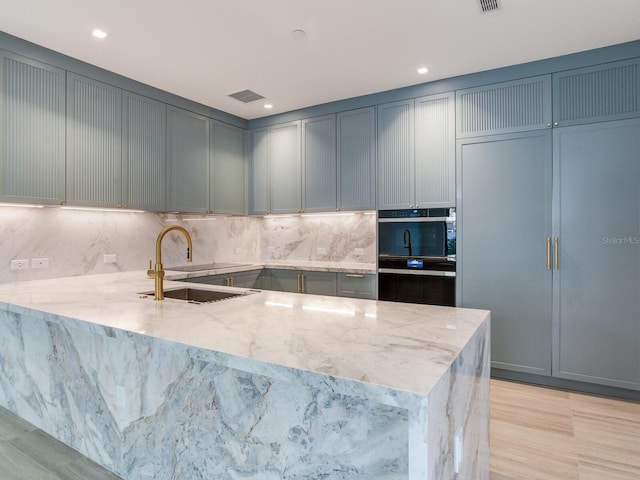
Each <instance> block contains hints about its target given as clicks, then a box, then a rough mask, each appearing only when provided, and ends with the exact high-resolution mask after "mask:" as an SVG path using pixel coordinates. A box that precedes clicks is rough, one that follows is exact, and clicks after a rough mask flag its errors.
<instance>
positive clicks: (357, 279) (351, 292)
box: [338, 273, 376, 299]
mask: <svg viewBox="0 0 640 480" xmlns="http://www.w3.org/2000/svg"><path fill="white" fill-rule="evenodd" d="M338 296H339V297H352V298H369V299H375V298H376V276H375V275H371V274H361V273H339V274H338Z"/></svg>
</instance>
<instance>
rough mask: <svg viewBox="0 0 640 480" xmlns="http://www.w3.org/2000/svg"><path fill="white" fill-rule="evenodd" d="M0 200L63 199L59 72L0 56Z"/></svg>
mask: <svg viewBox="0 0 640 480" xmlns="http://www.w3.org/2000/svg"><path fill="white" fill-rule="evenodd" d="M0 139H1V140H2V141H1V142H0V200H1V201H3V202H24V203H39V204H49V205H59V204H60V203H62V202H64V199H65V178H64V175H65V173H64V172H65V72H64V71H62V70H59V69H57V68H53V67H51V66H49V65H44V64H41V63H38V62H35V61H32V60H30V59H27V58H24V57H20V56H18V55H12V54H9V53H0Z"/></svg>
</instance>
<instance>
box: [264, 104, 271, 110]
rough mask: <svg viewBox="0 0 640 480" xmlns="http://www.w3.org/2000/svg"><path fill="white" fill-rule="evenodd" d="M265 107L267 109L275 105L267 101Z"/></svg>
mask: <svg viewBox="0 0 640 480" xmlns="http://www.w3.org/2000/svg"><path fill="white" fill-rule="evenodd" d="M264 108H266V109H267V110H269V109H271V108H273V105H271V104H270V103H265V104H264Z"/></svg>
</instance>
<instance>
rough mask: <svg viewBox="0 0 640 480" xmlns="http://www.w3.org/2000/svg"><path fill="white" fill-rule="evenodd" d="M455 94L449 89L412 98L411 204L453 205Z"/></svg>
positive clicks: (430, 205)
mask: <svg viewBox="0 0 640 480" xmlns="http://www.w3.org/2000/svg"><path fill="white" fill-rule="evenodd" d="M454 105H455V97H454V94H453V92H451V93H446V94H443V95H432V96H429V97H423V98H417V99H416V100H415V117H416V125H415V126H416V130H415V141H416V150H415V156H416V157H415V162H416V166H415V192H416V193H415V204H416V205H419V206H420V208H447V207H455V205H456V138H455V106H454Z"/></svg>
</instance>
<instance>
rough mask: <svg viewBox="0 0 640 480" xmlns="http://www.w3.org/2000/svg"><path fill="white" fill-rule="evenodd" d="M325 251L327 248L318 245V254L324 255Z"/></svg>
mask: <svg viewBox="0 0 640 480" xmlns="http://www.w3.org/2000/svg"><path fill="white" fill-rule="evenodd" d="M326 253H327V249H326V248H324V247H318V255H325V254H326Z"/></svg>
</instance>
